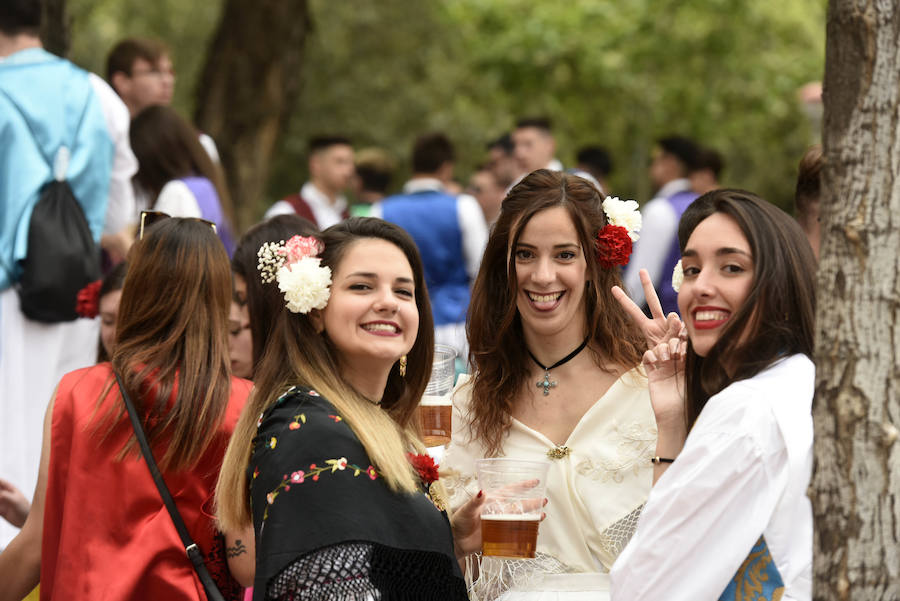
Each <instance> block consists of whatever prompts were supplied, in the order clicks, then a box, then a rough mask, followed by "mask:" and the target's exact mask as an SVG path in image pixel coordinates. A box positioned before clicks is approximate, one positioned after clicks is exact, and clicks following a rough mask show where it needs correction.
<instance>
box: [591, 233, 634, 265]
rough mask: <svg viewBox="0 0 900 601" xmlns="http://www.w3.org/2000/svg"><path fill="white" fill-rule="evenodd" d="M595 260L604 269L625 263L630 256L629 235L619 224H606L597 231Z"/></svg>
mask: <svg viewBox="0 0 900 601" xmlns="http://www.w3.org/2000/svg"><path fill="white" fill-rule="evenodd" d="M595 246H596V250H597V261H598V262H599V263H600V265H601V266H603V267H605V268H606V269H612V268H613V267H615V266H617V265H627V264H628V258H629V257H630V256H631V237H630V236H629V235H628V230H627V229H626V228H624V227H622V226H621V225H606V226H604V227H603V229H602V230H600V231H599V232H598V233H597V240H596V242H595Z"/></svg>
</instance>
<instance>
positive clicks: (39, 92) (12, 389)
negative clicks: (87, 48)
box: [0, 0, 137, 549]
mask: <svg viewBox="0 0 900 601" xmlns="http://www.w3.org/2000/svg"><path fill="white" fill-rule="evenodd" d="M41 15H42V10H41V2H40V1H39V0H3V1H2V2H0V131H2V132H3V140H4V143H3V144H2V145H0V182H3V185H2V187H0V266H2V268H0V416H2V418H0V478H3V479H5V480H7V481H9V482H10V483H11V484H12V485H13V486H15V487H16V488H18V489H20V490H21V491H23V492H25V493H26V494H28V495H30V494H31V491H33V490H34V487H35V483H36V481H37V473H38V463H39V461H40V455H41V432H42V431H43V428H42V423H43V416H44V409H45V407H46V406H47V401H48V400H49V399H50V397H51V396H52V394H53V388H54V386H56V383H57V382H58V381H59V379H60V378H61V377H62V375H63V374H65V373H66V372H68V371H72V370H74V369H78V368H80V367H84V366H86V365H89V364H90V363H92V362H93V361H92V360H93V356H92V353H91V352H90V349H92V348H96V344H97V336H98V332H97V323H96V322H94V321H93V320H85V319H81V320H75V321H63V322H58V323H38V322H35V321H32V320H30V319H28V318H26V317H25V315H24V313H22V310H21V305H20V302H19V296H18V294H17V292H16V289H15V284H16V283H17V282H18V281H19V279H20V278H21V275H22V273H21V262H22V261H23V260H24V259H25V258H26V256H27V253H28V236H29V223H30V217H31V215H32V212H33V209H34V207H35V206H36V205H37V203H38V199H39V198H40V194H41V190H42V188H43V187H44V185H45V184H47V183H48V182H50V181H51V180H53V178H54V177H55V176H56V175H59V176H61V177H63V178H64V179H65V180H66V181H67V182H68V184H69V186H70V188H71V190H72V193H73V195H74V196H75V199H76V200H77V201H78V204H79V206H80V207H81V210H82V212H83V213H84V216H85V218H86V221H87V224H88V227H89V228H90V231H91V234H92V235H93V237H94V240H95V242H96V241H100V240H101V234H102V235H103V244H104V245H107V241H108V240H109V239H110V238H111V237H112V238H116V237H117V236H118V235H119V233H120V230H121V229H123V228H124V225H126V223H127V217H128V216H130V214H131V213H133V211H134V196H133V194H132V188H131V176H132V175H133V174H134V172H135V171H136V169H137V163H136V161H135V158H134V155H133V154H132V152H131V147H130V146H129V144H128V122H129V119H128V110H127V109H126V108H125V105H124V104H122V101H121V100H120V99H119V98H118V97H117V96H116V94H115V92H113V91H112V90H111V89H110V88H109V86H108V85H107V84H106V82H104V81H103V80H102V79H101V78H100V77H98V76H96V75H94V74H93V73H88V72H86V71H84V70H82V69H80V68H78V67H76V66H75V65H73V64H72V63H70V62H69V61H67V60H65V59H62V58H59V57H57V56H54V55H52V54H50V53H49V52H47V51H45V50H44V48H43V47H42V45H41V40H40V38H39V37H38V34H39V31H40V28H41ZM107 248H110V247H109V246H107ZM13 534H14V530H12V529H11V528H10V527H9V526H8V525H7V524H6V523H5V522H3V521H0V549H2V548H3V547H4V546H6V544H7V543H8V542H9V540H10V539H11V538H12V536H13Z"/></svg>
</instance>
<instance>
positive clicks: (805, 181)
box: [794, 144, 824, 259]
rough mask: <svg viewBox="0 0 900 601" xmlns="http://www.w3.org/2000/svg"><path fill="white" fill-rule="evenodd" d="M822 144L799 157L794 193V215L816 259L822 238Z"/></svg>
mask: <svg viewBox="0 0 900 601" xmlns="http://www.w3.org/2000/svg"><path fill="white" fill-rule="evenodd" d="M823 164H824V159H823V158H822V146H821V145H819V144H816V145H815V146H812V147H810V149H809V150H807V151H806V154H804V155H803V158H802V159H800V165H799V170H798V173H797V191H796V193H795V195H794V208H795V213H794V215H795V217H796V218H797V222H798V223H799V224H800V227H801V228H803V232H804V233H805V234H806V237H807V239H808V240H809V245H810V246H812V249H813V252H814V253H815V255H816V259H818V258H819V248H820V245H821V238H822V223H821V219H820V218H819V200H820V199H821V196H822V165H823Z"/></svg>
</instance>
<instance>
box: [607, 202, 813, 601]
mask: <svg viewBox="0 0 900 601" xmlns="http://www.w3.org/2000/svg"><path fill="white" fill-rule="evenodd" d="M678 238H679V244H680V246H681V252H682V259H681V263H680V264H679V266H677V267H676V269H675V272H676V273H675V275H674V276H673V282H674V285H675V286H676V288H679V286H680V289H679V290H678V307H679V310H680V311H681V314H682V316H683V317H684V319H685V324H686V327H687V333H688V337H689V341H688V342H687V344H685V343H684V342H683V341H681V339H678V338H676V339H673V340H670V341H667V342H663V343H660V344H659V345H657V346H656V347H654V348H652V349H651V350H649V351H647V353H646V354H645V355H644V359H643V363H644V366H645V367H646V369H647V373H648V378H649V381H650V395H651V400H652V402H653V408H654V411H655V414H656V422H657V425H658V427H659V442H658V446H657V447H656V455H657V456H658V457H661V458H662V459H660V461H661V462H658V463H657V464H656V466H655V468H654V469H655V474H654V479H655V480H656V483H655V484H654V487H653V490H652V492H651V493H650V497H649V498H648V500H647V504H646V505H645V506H644V510H643V513H642V514H641V517H640V521H639V523H638V528H637V531H636V533H635V534H634V537H633V538H632V539H631V542H630V543H629V545H628V547H627V549H626V550H625V551H624V552H623V553H622V555H621V556H620V557H619V559H618V561H617V562H616V565H615V567H614V569H613V571H612V584H613V586H612V597H613V599H614V600H616V601H618V600H621V601H657V600H659V599H666V600H667V601H688V600H692V601H693V600H696V599H709V600H713V599H720V600H724V599H728V600H743V599H750V598H752V599H754V601H772V600H775V599H782V600H784V601H788V600H792V601H808V600H809V599H810V598H811V594H812V580H811V577H812V570H811V568H812V541H813V535H812V510H811V507H810V504H809V500H808V499H807V497H806V489H807V486H808V485H809V477H810V472H811V469H812V440H813V423H812V416H811V415H810V410H811V404H812V397H813V391H814V384H815V368H814V366H813V363H812V361H811V360H810V357H811V356H812V351H813V331H814V326H813V322H814V314H815V273H816V264H815V259H814V257H813V253H812V249H811V248H810V246H809V243H808V242H807V240H806V238H805V237H804V235H803V232H802V231H801V230H800V228H799V226H798V225H797V224H796V222H795V221H794V220H793V219H791V218H790V217H788V216H787V215H786V214H784V213H783V212H782V211H780V210H779V209H777V208H775V207H774V206H772V205H770V204H769V203H767V202H766V201H764V200H762V199H760V198H758V197H756V196H755V195H753V194H751V193H749V192H743V191H739V190H717V191H715V192H710V193H708V194H705V195H703V196H701V197H700V198H698V199H697V200H696V201H694V203H693V204H692V205H691V206H690V207H688V209H687V210H686V211H685V213H684V215H683V216H682V218H681V223H680V226H679V231H678ZM651 292H652V291H651ZM617 295H618V296H619V297H620V299H621V300H623V301H625V306H627V307H628V309H629V311H630V312H631V313H632V314H633V315H634V316H635V318H636V319H637V320H639V321H641V320H642V319H643V316H642V315H641V314H640V310H639V309H638V308H637V307H636V306H635V305H633V303H632V304H628V302H627V300H626V299H625V297H624V293H622V292H621V291H617ZM672 460H674V462H671V461H672ZM751 593H752V595H751Z"/></svg>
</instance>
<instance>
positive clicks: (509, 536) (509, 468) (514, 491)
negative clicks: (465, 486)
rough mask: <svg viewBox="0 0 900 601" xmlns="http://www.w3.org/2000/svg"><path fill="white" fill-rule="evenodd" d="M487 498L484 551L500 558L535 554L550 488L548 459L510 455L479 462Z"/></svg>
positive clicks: (482, 512) (481, 485)
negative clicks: (542, 513) (545, 498)
mask: <svg viewBox="0 0 900 601" xmlns="http://www.w3.org/2000/svg"><path fill="white" fill-rule="evenodd" d="M475 467H476V469H477V471H478V485H479V486H480V488H481V490H482V491H483V492H484V495H485V500H484V505H483V506H482V509H481V551H482V553H484V554H485V555H494V556H499V557H519V558H528V557H534V553H535V549H536V547H537V535H538V524H539V523H540V521H541V512H542V510H543V506H544V496H545V492H546V490H547V472H548V470H549V468H550V463H549V462H548V461H531V460H520V459H508V458H495V459H479V460H478V461H476V462H475Z"/></svg>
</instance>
